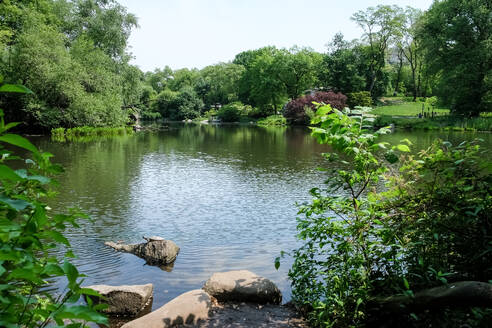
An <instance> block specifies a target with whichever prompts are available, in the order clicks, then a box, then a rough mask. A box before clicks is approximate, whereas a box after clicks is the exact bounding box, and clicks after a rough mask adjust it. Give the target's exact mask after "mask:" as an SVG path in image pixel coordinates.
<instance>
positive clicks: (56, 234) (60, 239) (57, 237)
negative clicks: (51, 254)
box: [45, 230, 70, 246]
mask: <svg viewBox="0 0 492 328" xmlns="http://www.w3.org/2000/svg"><path fill="white" fill-rule="evenodd" d="M45 235H47V236H48V237H50V238H51V239H53V240H54V241H57V242H59V243H62V244H64V245H66V246H70V242H69V241H68V239H67V238H65V236H64V235H63V234H61V233H60V232H58V231H54V230H51V231H46V232H45Z"/></svg>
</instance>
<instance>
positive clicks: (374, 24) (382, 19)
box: [351, 5, 405, 97]
mask: <svg viewBox="0 0 492 328" xmlns="http://www.w3.org/2000/svg"><path fill="white" fill-rule="evenodd" d="M351 19H352V20H353V21H355V22H356V23H357V25H359V26H360V27H361V28H362V29H363V31H364V39H365V40H366V41H367V43H368V45H369V47H368V49H367V57H368V62H369V69H368V81H367V83H368V84H367V91H369V92H371V94H372V95H373V97H376V96H380V95H381V94H382V92H381V91H382V90H381V89H380V90H378V91H379V92H375V91H376V90H377V89H375V86H376V82H377V81H381V80H382V79H384V77H383V75H384V68H385V66H386V58H387V51H388V48H389V46H390V44H391V43H392V42H393V41H394V38H395V37H398V36H399V33H400V31H401V26H402V25H403V22H404V20H405V15H404V14H403V11H402V9H401V8H400V7H398V6H385V5H379V6H377V7H369V8H367V9H366V10H365V11H363V10H360V11H358V12H356V13H355V14H353V15H352V17H351Z"/></svg>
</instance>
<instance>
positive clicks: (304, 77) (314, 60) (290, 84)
mask: <svg viewBox="0 0 492 328" xmlns="http://www.w3.org/2000/svg"><path fill="white" fill-rule="evenodd" d="M321 61H322V56H321V55H320V54H318V53H316V52H314V51H313V50H312V49H308V48H299V47H293V48H291V49H289V50H287V49H282V50H280V51H279V52H278V53H276V54H275V59H274V61H273V63H272V64H273V65H274V66H275V69H276V71H277V72H278V79H279V80H280V82H281V83H282V84H283V85H284V87H285V90H286V92H287V96H288V97H289V98H290V99H296V98H297V97H299V96H300V95H302V94H303V92H304V91H305V90H307V89H309V88H312V87H315V86H316V83H317V74H316V69H317V67H319V64H320V62H321Z"/></svg>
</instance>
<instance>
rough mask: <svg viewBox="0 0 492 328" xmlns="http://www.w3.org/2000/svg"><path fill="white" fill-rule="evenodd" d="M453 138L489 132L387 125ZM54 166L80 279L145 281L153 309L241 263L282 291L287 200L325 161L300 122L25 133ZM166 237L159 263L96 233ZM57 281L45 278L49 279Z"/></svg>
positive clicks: (289, 219) (421, 143)
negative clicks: (72, 136) (78, 217)
mask: <svg viewBox="0 0 492 328" xmlns="http://www.w3.org/2000/svg"><path fill="white" fill-rule="evenodd" d="M438 136H439V137H441V138H445V139H450V140H451V141H452V142H458V141H461V140H463V139H471V138H473V137H476V136H478V137H482V138H484V139H486V142H487V144H488V145H490V144H492V140H491V135H490V134H470V133H468V134H463V133H454V134H453V133H451V134H448V133H446V134H442V133H435V132H432V133H424V132H418V133H417V132H413V133H403V132H398V133H395V134H392V135H391V136H385V137H384V138H385V139H386V140H387V141H390V142H396V141H398V140H401V139H403V138H409V139H410V140H412V141H413V142H414V143H415V144H416V148H423V147H425V146H427V145H428V144H429V143H431V142H432V141H433V140H434V139H435V138H436V137H438ZM34 141H35V142H36V143H37V144H38V145H39V146H40V147H41V148H42V149H43V150H45V151H49V152H51V153H53V154H54V155H55V162H57V163H60V164H62V165H63V166H64V167H65V173H63V174H62V175H61V176H59V178H58V181H59V183H60V186H59V188H58V191H59V195H58V196H57V197H56V198H55V199H53V200H50V206H51V207H52V208H53V212H56V211H63V209H66V208H68V207H78V208H81V209H82V210H84V211H85V212H87V213H88V214H90V215H91V217H92V221H91V222H82V223H81V226H82V227H81V228H80V229H77V230H73V231H71V232H69V234H68V235H69V239H70V241H71V243H72V246H73V248H74V250H75V254H76V255H77V259H75V260H74V262H75V263H76V265H77V266H78V268H79V269H80V271H82V272H83V273H85V274H86V275H87V276H88V277H87V278H86V279H85V284H86V285H89V284H109V285H120V284H146V283H152V284H153V285H154V306H153V307H154V308H157V307H160V306H162V305H163V304H164V303H166V302H167V301H169V300H171V299H172V298H174V297H176V296H177V295H179V294H181V293H183V292H186V291H188V290H191V289H196V288H200V287H201V286H202V285H203V283H204V282H205V281H206V280H207V279H208V278H209V277H210V275H211V274H212V273H214V272H218V271H227V270H235V269H248V270H251V271H253V272H255V273H257V274H259V275H262V276H265V277H268V278H270V279H271V280H273V281H274V282H275V283H276V284H277V285H278V286H279V288H280V289H281V290H282V293H283V295H284V301H288V300H289V299H290V287H289V281H288V280H287V272H288V269H289V267H290V266H291V264H292V259H290V258H289V257H286V258H285V259H284V260H283V261H282V265H281V267H280V269H279V270H275V268H274V259H275V257H277V256H279V254H280V251H282V250H284V251H289V250H292V249H293V248H295V247H296V245H297V241H296V238H295V235H296V213H297V207H296V205H295V204H296V202H298V203H302V202H305V201H309V199H310V197H309V193H308V191H309V189H311V188H312V187H315V186H321V185H322V182H323V181H324V180H325V179H326V178H327V177H326V175H325V174H326V173H323V172H320V171H319V170H317V168H318V167H320V166H323V165H326V163H325V162H324V161H323V159H322V157H321V153H322V152H324V151H327V149H328V148H327V147H326V146H320V145H318V144H316V142H315V141H314V139H312V138H311V137H310V136H309V131H308V130H307V129H304V128H262V127H253V126H197V125H176V126H171V127H170V128H168V129H167V130H164V131H159V132H141V133H138V134H136V135H135V136H132V137H121V138H114V139H108V140H99V141H93V142H88V143H57V142H52V141H50V140H49V139H44V138H41V139H35V140H34ZM144 235H145V236H150V235H157V236H162V237H164V238H166V239H171V240H173V241H174V242H176V244H177V245H178V246H179V247H180V248H181V251H180V253H179V255H178V258H177V260H176V262H175V264H174V268H173V269H172V271H171V272H166V271H163V270H161V269H159V268H157V267H152V266H147V265H145V263H144V260H142V259H140V258H138V257H136V256H134V255H131V254H125V253H117V252H114V251H113V250H112V249H110V248H108V247H106V246H105V245H104V242H105V241H109V240H111V241H119V240H122V241H125V242H129V243H139V242H143V239H142V236H144ZM64 283H65V282H63V281H60V282H57V283H56V284H55V286H58V287H61V286H63V285H64Z"/></svg>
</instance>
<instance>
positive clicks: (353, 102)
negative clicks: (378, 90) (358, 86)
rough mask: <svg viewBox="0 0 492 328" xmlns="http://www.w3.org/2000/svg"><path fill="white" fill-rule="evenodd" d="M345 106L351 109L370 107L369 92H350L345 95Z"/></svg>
mask: <svg viewBox="0 0 492 328" xmlns="http://www.w3.org/2000/svg"><path fill="white" fill-rule="evenodd" d="M347 104H348V105H349V107H351V108H354V107H355V106H361V107H371V105H372V98H371V93H370V92H369V91H359V92H351V93H349V94H348V95H347Z"/></svg>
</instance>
